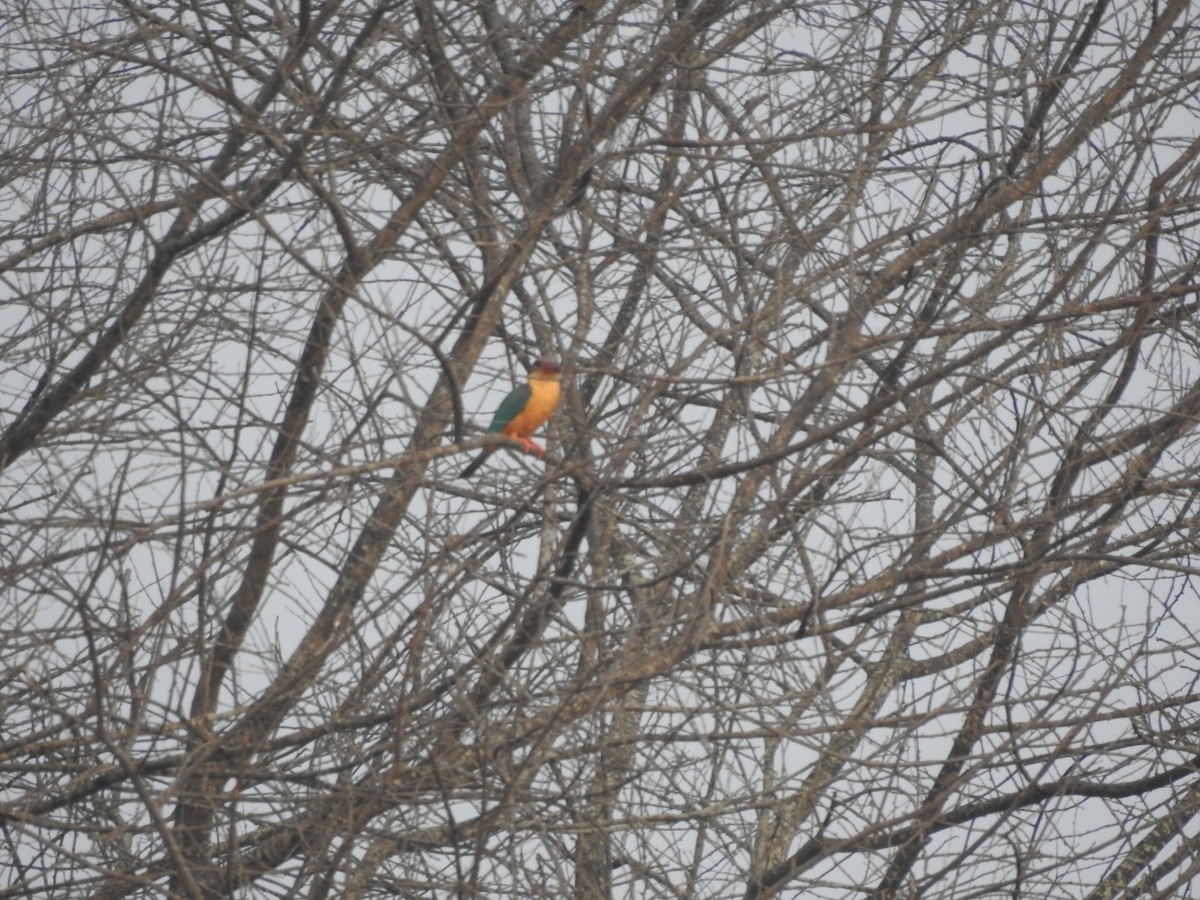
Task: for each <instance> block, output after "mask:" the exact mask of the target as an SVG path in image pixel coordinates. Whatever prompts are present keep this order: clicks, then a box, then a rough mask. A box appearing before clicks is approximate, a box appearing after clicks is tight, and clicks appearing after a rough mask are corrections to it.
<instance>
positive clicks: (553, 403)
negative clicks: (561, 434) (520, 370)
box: [500, 379, 562, 438]
mask: <svg viewBox="0 0 1200 900" xmlns="http://www.w3.org/2000/svg"><path fill="white" fill-rule="evenodd" d="M529 390H530V395H529V402H528V403H526V404H525V408H524V409H523V410H521V411H520V412H519V413H517V414H516V415H515V416H513V417H512V421H511V422H509V423H508V424H507V425H505V426H504V427H503V428H501V429H500V430H501V431H502V432H504V434H507V435H508V436H509V437H515V438H528V437H532V436H533V433H534V432H535V431H537V430H538V428H540V427H541V426H542V424H543V423H544V422H545V421H546V420H547V419H548V418H550V414H551V413H552V412H554V409H555V407H557V406H558V398H559V397H560V396H562V386H561V385H560V384H559V383H558V382H557V381H549V380H547V381H540V380H533V379H530V381H529Z"/></svg>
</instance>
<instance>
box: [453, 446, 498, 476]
mask: <svg viewBox="0 0 1200 900" xmlns="http://www.w3.org/2000/svg"><path fill="white" fill-rule="evenodd" d="M491 455H492V450H491V448H487V449H485V450H484V451H483V452H482V453H480V454H479V455H478V456H477V457H475V459H473V460H472V461H471V464H470V465H469V466H467V467H466V468H465V469H463V470H462V471H461V472H459V473H458V477H459V478H470V477H471V476H472V475H474V474H475V473H476V472H478V471H479V467H480V466H482V465H483V464H484V463H485V462H487V458H488V457H489V456H491Z"/></svg>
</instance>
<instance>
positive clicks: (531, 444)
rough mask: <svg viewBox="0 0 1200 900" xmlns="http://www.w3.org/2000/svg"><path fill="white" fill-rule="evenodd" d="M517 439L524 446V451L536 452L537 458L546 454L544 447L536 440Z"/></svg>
mask: <svg viewBox="0 0 1200 900" xmlns="http://www.w3.org/2000/svg"><path fill="white" fill-rule="evenodd" d="M518 440H519V441H520V442H521V446H522V447H524V448H525V452H526V453H536V454H537V457H538V459H541V458H542V457H543V456H545V455H546V449H545V448H544V447H543V446H542V445H541V444H539V443H537V441H534V440H532V439H531V438H518Z"/></svg>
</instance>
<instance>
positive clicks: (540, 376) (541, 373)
mask: <svg viewBox="0 0 1200 900" xmlns="http://www.w3.org/2000/svg"><path fill="white" fill-rule="evenodd" d="M560 378H562V366H560V365H559V364H558V363H556V362H555V361H554V360H552V359H550V358H549V357H543V358H542V359H539V360H538V362H537V365H536V366H534V367H533V371H532V372H530V373H529V380H530V381H558V380H559V379H560Z"/></svg>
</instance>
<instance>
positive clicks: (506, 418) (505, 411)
mask: <svg viewBox="0 0 1200 900" xmlns="http://www.w3.org/2000/svg"><path fill="white" fill-rule="evenodd" d="M532 394H533V391H532V390H531V389H530V387H529V385H527V384H523V385H521V386H520V387H519V388H514V389H513V391H512V393H510V394H509V395H508V396H507V397H505V398H504V402H503V403H501V404H500V408H499V409H497V410H496V416H495V418H493V419H492V424H491V425H490V426H488V431H499V430H500V429H501V428H503V427H504V426H505V425H507V424H508V423H509V422H511V421H512V420H513V417H514V416H516V414H517V413H519V412H520V411H521V410H523V409H524V408H525V407H526V406H527V405H528V404H529V398H530V396H531V395H532Z"/></svg>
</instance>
